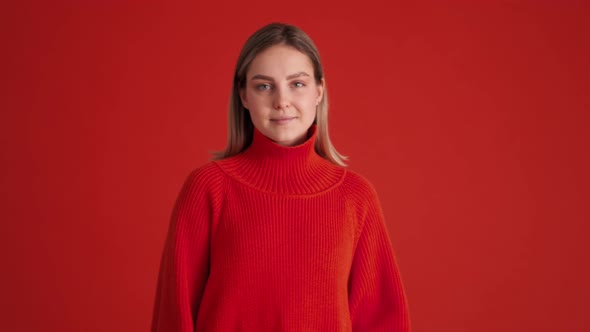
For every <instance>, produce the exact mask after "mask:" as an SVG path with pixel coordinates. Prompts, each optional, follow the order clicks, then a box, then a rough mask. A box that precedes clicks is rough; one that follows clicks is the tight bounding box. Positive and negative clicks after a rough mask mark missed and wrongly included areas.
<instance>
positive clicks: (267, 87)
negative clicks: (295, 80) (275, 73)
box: [256, 83, 270, 91]
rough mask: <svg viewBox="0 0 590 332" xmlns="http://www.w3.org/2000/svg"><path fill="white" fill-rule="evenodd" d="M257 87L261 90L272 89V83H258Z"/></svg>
mask: <svg viewBox="0 0 590 332" xmlns="http://www.w3.org/2000/svg"><path fill="white" fill-rule="evenodd" d="M256 89H257V90H261V91H264V90H270V84H266V83H265V84H258V85H257V86H256Z"/></svg>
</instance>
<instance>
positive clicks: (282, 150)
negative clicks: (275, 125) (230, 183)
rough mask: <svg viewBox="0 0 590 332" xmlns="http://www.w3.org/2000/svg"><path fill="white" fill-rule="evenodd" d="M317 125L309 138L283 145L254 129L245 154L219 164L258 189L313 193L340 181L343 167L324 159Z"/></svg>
mask: <svg viewBox="0 0 590 332" xmlns="http://www.w3.org/2000/svg"><path fill="white" fill-rule="evenodd" d="M317 135H318V132H317V126H316V125H315V124H314V125H312V126H311V127H310V128H309V131H308V136H307V139H306V140H305V141H304V142H302V143H301V144H298V145H294V146H282V145H280V144H277V143H275V142H273V141H272V140H271V139H269V138H268V137H266V136H264V135H263V134H262V133H261V132H260V131H258V130H257V129H254V136H253V139H252V144H251V145H250V146H249V147H248V148H247V149H246V150H245V151H243V152H242V153H240V154H238V155H236V156H234V157H231V158H227V159H223V160H220V161H218V162H217V163H218V164H219V165H220V166H221V167H222V168H223V169H224V170H225V171H226V172H227V173H228V174H229V175H230V176H232V177H233V178H235V179H236V180H238V181H240V182H242V183H244V184H246V185H248V186H250V187H252V188H255V189H257V190H261V191H265V192H271V193H281V194H299V195H303V194H312V193H318V192H321V191H324V190H327V189H329V188H331V187H332V186H334V185H335V184H336V183H338V182H339V181H340V180H341V178H342V176H343V175H344V169H342V168H341V167H339V166H336V165H334V164H332V163H331V162H329V161H327V160H325V159H324V158H322V157H321V156H320V155H319V154H318V153H317V152H316V150H315V144H316V141H317Z"/></svg>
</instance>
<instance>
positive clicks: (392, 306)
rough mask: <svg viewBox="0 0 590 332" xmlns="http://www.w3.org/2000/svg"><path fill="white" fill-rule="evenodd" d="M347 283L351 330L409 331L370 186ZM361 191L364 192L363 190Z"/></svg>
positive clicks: (398, 279)
mask: <svg viewBox="0 0 590 332" xmlns="http://www.w3.org/2000/svg"><path fill="white" fill-rule="evenodd" d="M366 189H367V192H368V197H369V198H368V199H367V203H366V206H365V208H364V211H363V213H362V215H363V218H362V219H363V220H362V226H361V227H362V229H361V230H360V236H359V239H358V243H357V246H356V249H355V253H354V258H353V263H352V268H351V271H350V276H349V281H348V291H349V292H348V294H349V310H350V314H351V319H352V325H353V331H388V332H402V331H403V332H407V331H410V319H409V314H408V306H407V302H406V296H405V291H404V286H403V284H402V279H401V277H400V273H399V271H398V267H397V263H396V261H395V256H394V251H393V247H392V245H391V240H390V238H389V234H388V231H387V227H386V225H385V222H384V217H383V211H382V208H381V205H380V202H379V198H378V196H377V193H376V191H375V189H374V187H373V186H372V185H371V184H368V186H367V188H366ZM363 191H364V190H363Z"/></svg>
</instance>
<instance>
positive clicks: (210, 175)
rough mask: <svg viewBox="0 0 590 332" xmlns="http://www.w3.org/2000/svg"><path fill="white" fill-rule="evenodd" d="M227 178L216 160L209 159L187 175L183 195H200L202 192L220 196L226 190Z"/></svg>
mask: <svg viewBox="0 0 590 332" xmlns="http://www.w3.org/2000/svg"><path fill="white" fill-rule="evenodd" d="M225 178H226V176H225V174H224V173H223V172H222V171H221V169H220V168H219V166H218V165H217V164H216V162H215V161H209V162H207V163H205V164H203V165H201V166H198V167H196V168H194V169H193V170H192V171H191V172H190V173H189V174H188V175H187V176H186V178H185V180H184V184H183V186H182V190H181V195H184V196H189V197H191V196H193V197H194V196H200V195H201V194H205V195H208V196H210V195H214V196H219V195H221V194H222V192H223V191H224V187H225V183H226V180H225Z"/></svg>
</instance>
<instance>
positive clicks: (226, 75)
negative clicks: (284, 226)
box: [0, 0, 590, 332]
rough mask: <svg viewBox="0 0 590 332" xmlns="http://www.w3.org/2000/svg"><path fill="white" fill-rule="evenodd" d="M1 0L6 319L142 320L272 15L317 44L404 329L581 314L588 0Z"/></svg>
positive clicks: (109, 323) (88, 327)
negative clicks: (186, 190)
mask: <svg viewBox="0 0 590 332" xmlns="http://www.w3.org/2000/svg"><path fill="white" fill-rule="evenodd" d="M2 7H3V8H2V9H1V10H0V12H1V16H2V17H1V23H0V24H1V29H0V31H1V32H0V33H1V37H2V38H1V40H2V41H3V42H2V54H1V55H0V56H1V60H2V62H1V63H2V67H4V68H3V69H2V80H1V82H2V91H0V94H1V100H0V103H1V104H0V107H1V128H0V129H1V131H0V135H1V136H0V138H1V142H2V146H1V148H2V154H1V155H2V160H1V165H2V172H1V174H0V181H1V186H0V188H1V189H0V190H1V191H0V192H1V196H0V201H1V207H2V216H3V218H2V219H3V220H2V231H1V235H0V241H1V242H0V243H1V245H2V248H1V255H2V256H1V257H0V259H1V260H2V265H3V268H2V273H1V277H0V278H1V279H0V282H1V283H0V284H1V290H0V291H1V294H2V295H1V300H0V303H1V305H2V307H1V308H0V314H1V316H2V317H1V322H2V325H3V326H2V330H4V331H37V330H43V331H145V330H147V329H148V327H149V322H150V319H151V310H152V305H153V298H154V294H155V284H156V276H157V271H158V268H159V259H160V255H161V251H162V249H163V243H164V237H165V232H166V229H167V227H168V222H169V216H170V213H171V209H172V204H173V202H174V199H175V198H176V195H177V194H178V191H179V190H180V186H181V184H182V182H183V181H184V179H185V177H186V176H187V175H188V173H189V172H190V171H191V170H192V169H194V168H195V167H198V166H199V165H202V164H203V163H205V162H206V161H207V160H208V158H209V154H208V152H209V151H212V150H219V149H222V148H223V147H224V146H225V140H226V119H227V114H226V113H227V111H226V109H227V104H228V96H229V91H230V87H231V86H230V84H231V79H232V71H233V66H234V64H235V60H236V58H237V55H238V52H239V50H240V48H241V46H242V44H243V42H244V41H245V39H246V38H247V37H248V36H249V35H250V34H251V33H252V32H254V30H256V29H257V28H259V27H261V26H262V25H264V24H266V23H269V22H271V21H283V22H289V23H293V24H296V25H299V26H300V27H302V28H303V29H304V30H305V31H306V32H308V34H309V35H310V36H311V37H312V38H313V39H314V40H315V42H316V44H317V45H318V47H319V49H320V52H321V55H322V57H323V60H324V63H325V69H326V78H327V84H328V87H329V93H330V101H331V109H330V111H331V113H330V114H331V119H330V121H331V122H330V125H331V132H332V138H333V141H334V143H335V145H336V147H337V148H338V149H339V150H340V151H341V152H343V153H344V154H346V155H348V156H350V157H351V161H350V168H351V169H353V170H355V171H358V172H360V173H361V174H363V175H365V176H366V177H367V178H368V179H369V180H371V181H372V182H373V183H374V184H375V186H376V188H377V190H378V192H379V195H380V198H381V201H382V204H383V207H384V212H385V215H386V218H387V223H388V227H389V229H390V234H391V238H392V242H393V245H394V248H395V250H396V255H397V258H398V263H399V266H400V270H401V272H402V277H403V279H404V282H405V285H406V289H407V295H408V301H409V304H410V313H411V319H412V322H413V327H414V331H417V332H420V331H439V332H441V331H455V332H456V331H479V332H485V331H588V330H589V329H590V322H589V318H588V317H589V315H588V312H587V308H588V300H589V298H590V292H589V286H588V280H590V272H589V268H588V249H589V248H588V244H587V237H588V230H589V227H588V222H589V219H590V218H589V216H590V213H589V208H588V203H589V189H588V188H589V184H590V181H589V176H588V170H589V169H590V167H589V166H590V165H589V158H588V151H587V150H588V142H589V141H590V140H589V139H590V135H589V134H588V125H589V121H588V120H589V116H588V111H589V108H590V107H589V106H590V97H589V95H590V94H589V86H590V79H589V77H590V60H589V59H590V49H589V46H588V45H589V43H588V36H589V32H590V23H589V20H588V17H589V14H590V10H589V9H590V6H589V5H588V2H582V1H562V2H561V3H560V2H558V1H528V2H527V1H489V2H486V4H483V2H479V4H478V5H475V4H469V2H465V3H463V4H460V3H458V2H445V4H444V5H442V4H438V2H431V3H421V4H399V3H396V2H393V3H389V4H386V3H385V2H383V3H379V2H375V1H373V0H370V1H363V2H362V5H359V4H356V5H354V6H351V5H345V4H343V3H337V2H333V3H328V2H325V3H318V2H316V1H311V2H277V1H274V2H268V1H267V2H251V1H249V2H241V3H238V2H236V3H233V4H232V3H225V2H224V1H206V2H205V1H193V2H187V3H175V4H171V3H168V4H164V2H162V3H157V4H154V3H152V2H150V3H144V2H137V3H134V4H132V3H125V4H122V3H118V4H105V3H100V2H99V1H86V2H85V3H82V2H75V1H71V2H70V3H68V2H66V1H61V2H55V1H46V2H45V1H38V2H35V3H33V2H22V1H20V2H18V4H10V5H8V4H3V5H2ZM8 7H10V8H8Z"/></svg>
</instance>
